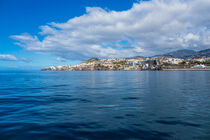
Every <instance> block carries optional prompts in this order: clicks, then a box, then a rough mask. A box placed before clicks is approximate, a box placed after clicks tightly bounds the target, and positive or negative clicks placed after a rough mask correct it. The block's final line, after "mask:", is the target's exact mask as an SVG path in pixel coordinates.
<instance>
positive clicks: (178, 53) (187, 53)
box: [160, 49, 196, 58]
mask: <svg viewBox="0 0 210 140" xmlns="http://www.w3.org/2000/svg"><path fill="white" fill-rule="evenodd" d="M195 53H196V51H194V50H187V49H183V50H178V51H173V52H169V53H166V54H163V55H160V56H169V57H176V58H185V57H186V56H190V55H193V54H195Z"/></svg>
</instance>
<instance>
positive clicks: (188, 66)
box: [42, 56, 210, 71]
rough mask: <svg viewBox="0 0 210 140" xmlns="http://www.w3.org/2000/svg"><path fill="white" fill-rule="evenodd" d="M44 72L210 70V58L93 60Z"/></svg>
mask: <svg viewBox="0 0 210 140" xmlns="http://www.w3.org/2000/svg"><path fill="white" fill-rule="evenodd" d="M42 70H43V71H98V70H103V71H106V70H128V71H129V70H136V71H141V70H210V57H200V58H188V59H182V58H174V57H170V56H159V57H151V58H146V57H135V58H121V59H98V58H91V59H88V60H86V61H84V62H82V63H80V64H77V65H66V66H50V67H49V68H44V69H42Z"/></svg>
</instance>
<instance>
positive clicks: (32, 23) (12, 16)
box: [0, 0, 135, 68]
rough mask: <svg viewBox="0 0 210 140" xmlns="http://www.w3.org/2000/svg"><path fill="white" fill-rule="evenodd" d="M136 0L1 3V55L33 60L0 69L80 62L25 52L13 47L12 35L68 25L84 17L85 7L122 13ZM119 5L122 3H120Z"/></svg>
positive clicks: (14, 0) (5, 63)
mask: <svg viewBox="0 0 210 140" xmlns="http://www.w3.org/2000/svg"><path fill="white" fill-rule="evenodd" d="M134 1H135V0H123V1H122V0H94V1H93V0H0V17H1V19H3V20H1V22H0V31H1V32H0V43H1V44H0V54H11V55H15V56H16V57H19V58H20V57H24V58H27V59H30V61H31V62H30V63H29V62H28V63H26V62H22V61H19V62H17V61H5V60H4V61H0V67H1V68H2V67H4V68H7V67H9V68H21V67H27V68H30V67H34V68H41V67H44V66H48V65H58V64H69V63H71V64H74V63H78V62H80V60H69V61H67V62H56V60H55V59H56V56H53V55H46V54H45V55H42V54H41V55H40V54H37V53H35V52H30V51H26V50H24V49H22V48H21V47H20V46H18V45H15V44H14V40H13V39H11V38H10V36H11V35H16V34H22V33H24V32H28V33H30V34H37V32H40V29H39V26H41V25H45V24H46V23H50V22H59V23H60V22H66V21H67V20H69V19H70V18H74V17H76V16H81V15H83V14H84V13H85V7H102V8H108V9H111V10H117V11H122V10H126V9H129V8H131V7H132V5H133V2H134ZM119 3H120V4H119Z"/></svg>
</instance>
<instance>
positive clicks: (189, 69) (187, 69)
mask: <svg viewBox="0 0 210 140" xmlns="http://www.w3.org/2000/svg"><path fill="white" fill-rule="evenodd" d="M41 71H210V69H191V68H184V69H162V70H41Z"/></svg>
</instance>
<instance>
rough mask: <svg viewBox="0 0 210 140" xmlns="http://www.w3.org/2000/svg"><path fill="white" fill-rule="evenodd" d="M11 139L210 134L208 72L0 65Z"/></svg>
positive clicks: (0, 137) (2, 132) (2, 107)
mask: <svg viewBox="0 0 210 140" xmlns="http://www.w3.org/2000/svg"><path fill="white" fill-rule="evenodd" d="M10 139H11V140H13V139H14V140H24V139H26V140H34V139H39V140H45V139H46V140H47V139H50V140H51V139H58V140H62V139H71V140H72V139H96V140H102V139H105V140H110V139H145V140H151V139H156V140H165V139H166V140H171V139H172V140H193V139H195V140H210V72H208V71H198V72H196V71H171V72H170V71H168V72H167V71H159V72H158V71H92V72H91V71H71V72H65V71H64V72H61V71H60V72H41V71H32V72H30V71H28V72H26V71H25V72H24V71H19V72H18V71H16V72H15V71H10V72H3V71H1V72H0V140H10Z"/></svg>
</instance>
